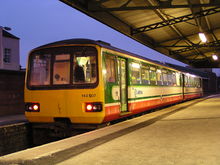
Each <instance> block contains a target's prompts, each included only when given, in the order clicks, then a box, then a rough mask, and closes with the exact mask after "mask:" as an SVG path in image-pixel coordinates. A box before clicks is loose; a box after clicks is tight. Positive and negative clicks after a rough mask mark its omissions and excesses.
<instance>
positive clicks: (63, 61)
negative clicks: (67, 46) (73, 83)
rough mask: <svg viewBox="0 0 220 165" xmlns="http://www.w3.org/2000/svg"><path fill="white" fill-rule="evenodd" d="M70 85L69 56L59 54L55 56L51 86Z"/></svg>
mask: <svg viewBox="0 0 220 165" xmlns="http://www.w3.org/2000/svg"><path fill="white" fill-rule="evenodd" d="M69 83H70V55H69V54H59V55H56V56H55V60H54V66H53V84H54V85H64V84H69Z"/></svg>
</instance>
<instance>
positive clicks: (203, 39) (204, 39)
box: [199, 33, 207, 42]
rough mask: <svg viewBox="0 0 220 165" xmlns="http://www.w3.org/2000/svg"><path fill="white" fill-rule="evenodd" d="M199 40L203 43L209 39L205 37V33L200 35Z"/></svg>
mask: <svg viewBox="0 0 220 165" xmlns="http://www.w3.org/2000/svg"><path fill="white" fill-rule="evenodd" d="M199 38H200V40H201V41H202V42H206V41H207V38H206V36H205V33H199Z"/></svg>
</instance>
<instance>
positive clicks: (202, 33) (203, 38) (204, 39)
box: [198, 26, 207, 43]
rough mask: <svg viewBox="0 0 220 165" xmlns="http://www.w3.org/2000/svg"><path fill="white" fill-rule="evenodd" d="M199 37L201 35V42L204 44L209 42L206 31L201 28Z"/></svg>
mask: <svg viewBox="0 0 220 165" xmlns="http://www.w3.org/2000/svg"><path fill="white" fill-rule="evenodd" d="M198 35H199V38H200V40H201V41H202V42H203V43H205V42H207V38H206V36H205V33H204V30H203V28H202V27H201V26H199V34H198Z"/></svg>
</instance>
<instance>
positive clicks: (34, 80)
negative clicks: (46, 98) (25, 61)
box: [29, 54, 51, 86]
mask: <svg viewBox="0 0 220 165" xmlns="http://www.w3.org/2000/svg"><path fill="white" fill-rule="evenodd" d="M50 61H51V55H50V54H45V55H34V56H33V57H32V58H31V66H30V72H31V74H30V81H29V85H32V86H41V85H50V64H51V62H50Z"/></svg>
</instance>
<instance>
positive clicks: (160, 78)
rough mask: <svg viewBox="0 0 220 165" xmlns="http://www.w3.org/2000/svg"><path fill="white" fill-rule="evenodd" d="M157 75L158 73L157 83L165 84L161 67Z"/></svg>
mask: <svg viewBox="0 0 220 165" xmlns="http://www.w3.org/2000/svg"><path fill="white" fill-rule="evenodd" d="M156 75H157V85H163V81H162V71H161V69H159V68H158V69H157V71H156Z"/></svg>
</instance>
